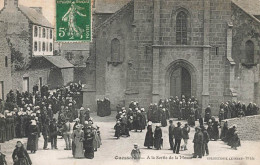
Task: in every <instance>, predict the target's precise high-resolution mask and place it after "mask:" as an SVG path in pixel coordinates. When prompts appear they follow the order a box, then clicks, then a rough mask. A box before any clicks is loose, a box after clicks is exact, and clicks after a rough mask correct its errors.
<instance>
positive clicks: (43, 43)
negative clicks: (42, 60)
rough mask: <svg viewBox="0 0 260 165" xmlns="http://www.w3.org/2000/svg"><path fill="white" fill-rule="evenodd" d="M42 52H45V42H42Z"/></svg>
mask: <svg viewBox="0 0 260 165" xmlns="http://www.w3.org/2000/svg"><path fill="white" fill-rule="evenodd" d="M42 51H45V42H42Z"/></svg>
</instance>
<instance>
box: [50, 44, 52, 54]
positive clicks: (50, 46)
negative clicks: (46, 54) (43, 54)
mask: <svg viewBox="0 0 260 165" xmlns="http://www.w3.org/2000/svg"><path fill="white" fill-rule="evenodd" d="M51 51H52V43H50V52H51Z"/></svg>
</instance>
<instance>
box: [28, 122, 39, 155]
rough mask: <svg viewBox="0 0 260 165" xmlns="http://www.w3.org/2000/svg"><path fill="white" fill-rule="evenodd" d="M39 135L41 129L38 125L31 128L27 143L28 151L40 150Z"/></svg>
mask: <svg viewBox="0 0 260 165" xmlns="http://www.w3.org/2000/svg"><path fill="white" fill-rule="evenodd" d="M38 133H39V128H38V126H37V125H30V126H29V136H28V141H27V150H30V151H37V150H38Z"/></svg>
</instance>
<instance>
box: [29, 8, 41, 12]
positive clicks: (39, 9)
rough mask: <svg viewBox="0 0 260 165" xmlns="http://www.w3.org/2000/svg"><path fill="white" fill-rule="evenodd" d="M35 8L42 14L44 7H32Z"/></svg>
mask: <svg viewBox="0 0 260 165" xmlns="http://www.w3.org/2000/svg"><path fill="white" fill-rule="evenodd" d="M30 8H32V9H34V10H36V11H37V12H38V13H40V14H42V7H30Z"/></svg>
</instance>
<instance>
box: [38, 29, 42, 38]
mask: <svg viewBox="0 0 260 165" xmlns="http://www.w3.org/2000/svg"><path fill="white" fill-rule="evenodd" d="M41 37H42V28H41V27H39V38H41Z"/></svg>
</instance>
